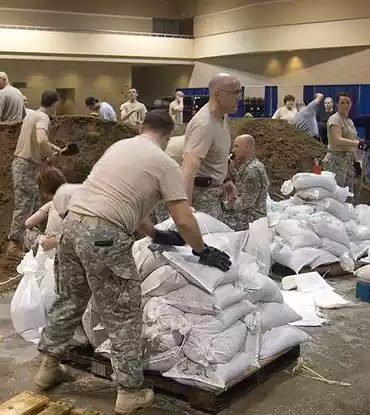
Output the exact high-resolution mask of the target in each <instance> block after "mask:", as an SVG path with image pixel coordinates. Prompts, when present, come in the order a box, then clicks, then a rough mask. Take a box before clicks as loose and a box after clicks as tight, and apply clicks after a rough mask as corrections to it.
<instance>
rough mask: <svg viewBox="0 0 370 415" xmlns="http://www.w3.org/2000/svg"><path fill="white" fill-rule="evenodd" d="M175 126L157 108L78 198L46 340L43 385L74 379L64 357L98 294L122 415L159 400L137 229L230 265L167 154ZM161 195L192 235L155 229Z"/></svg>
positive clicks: (65, 230) (64, 241)
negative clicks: (146, 347)
mask: <svg viewBox="0 0 370 415" xmlns="http://www.w3.org/2000/svg"><path fill="white" fill-rule="evenodd" d="M173 127H174V125H173V121H172V119H171V117H170V115H169V114H168V113H166V112H164V111H152V112H149V113H148V114H147V115H146V118H145V120H144V123H143V127H142V131H143V132H142V135H140V136H137V137H134V138H132V139H130V140H121V141H118V142H117V143H115V144H113V145H112V146H111V147H110V148H109V149H108V150H107V151H106V152H105V153H104V155H103V156H102V157H101V158H100V160H99V161H98V162H97V163H96V165H95V166H94V167H93V169H92V171H91V173H90V175H89V177H88V178H87V179H86V180H85V182H84V183H83V185H82V188H81V189H80V190H79V192H77V193H76V194H75V195H74V196H73V197H72V200H71V202H70V204H69V212H68V214H67V216H66V218H65V219H64V221H63V224H62V236H61V240H60V245H59V269H58V271H57V272H56V274H55V279H56V281H55V284H56V300H55V303H54V305H53V307H52V309H51V311H50V312H49V314H48V316H47V324H46V327H45V329H44V331H43V333H42V338H41V341H40V343H39V350H40V352H41V353H42V354H43V357H42V362H41V367H40V369H39V372H38V373H37V375H36V378H35V383H36V385H37V386H39V387H40V388H42V389H47V388H50V387H52V386H54V385H56V384H57V383H59V382H61V381H63V380H66V378H68V376H67V375H68V374H67V373H66V369H65V368H64V367H63V366H62V365H60V362H61V359H62V357H63V356H64V355H65V353H66V352H67V347H68V342H69V340H70V339H71V338H72V336H73V333H74V331H75V329H76V327H77V326H78V324H79V323H80V322H81V318H82V315H83V313H84V311H85V308H86V306H87V304H88V301H89V298H90V296H91V294H92V295H93V299H94V301H95V303H96V306H97V309H98V311H99V313H100V318H101V321H102V324H103V325H104V327H105V329H106V330H107V333H108V336H109V339H110V340H111V342H112V349H111V362H112V368H113V372H114V380H115V382H116V383H117V386H118V395H117V401H116V406H115V412H116V413H117V414H120V415H125V414H131V413H132V412H133V411H135V410H136V409H138V408H141V407H148V406H150V405H151V404H152V402H153V399H154V394H153V391H152V390H150V389H140V387H141V385H142V382H143V368H142V344H141V331H142V330H141V329H142V322H141V321H142V320H141V309H140V306H141V287H140V283H141V281H140V277H139V275H138V272H137V269H136V266H135V263H134V260H133V256H132V244H133V242H134V239H133V233H134V232H135V231H136V230H137V231H139V232H140V233H144V234H147V235H150V236H151V237H152V238H153V242H154V243H155V244H160V245H184V244H185V241H186V242H187V243H188V244H189V245H190V246H191V247H192V248H193V253H194V255H198V256H199V257H200V261H201V262H202V263H204V264H206V265H210V266H215V267H218V268H220V269H222V270H224V271H227V270H228V269H229V268H230V265H231V263H230V261H229V258H228V256H227V254H225V253H223V252H221V251H218V250H217V249H215V248H212V247H208V246H205V245H204V243H203V240H202V237H201V234H200V231H199V227H198V224H197V222H196V219H195V218H194V215H193V214H192V211H191V209H190V206H189V203H188V202H187V199H186V193H185V189H184V184H183V179H182V175H181V170H180V166H179V165H178V164H177V163H175V162H174V161H173V160H172V159H171V158H169V157H168V156H167V155H166V154H165V153H164V152H163V149H164V148H165V147H166V145H167V142H168V139H169V136H170V134H171V131H172V129H173ZM161 199H162V200H164V201H165V202H166V203H167V208H168V210H169V211H170V213H171V215H172V217H173V219H174V221H175V223H176V224H177V227H178V229H179V230H180V232H182V234H183V237H184V239H183V238H182V237H181V236H180V234H179V233H178V232H175V231H166V232H161V231H158V230H155V229H154V228H153V225H152V224H151V223H150V222H149V221H148V220H147V219H146V218H147V217H148V215H149V214H150V212H151V211H152V210H153V209H154V207H155V206H156V205H157V204H158V203H159V201H160V200H161Z"/></svg>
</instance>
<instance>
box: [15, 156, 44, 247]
mask: <svg viewBox="0 0 370 415" xmlns="http://www.w3.org/2000/svg"><path fill="white" fill-rule="evenodd" d="M38 171H39V166H38V165H37V164H35V163H33V162H31V161H29V160H25V159H22V158H20V157H15V158H14V160H13V163H12V181H13V189H14V211H13V218H12V224H11V227H10V232H9V240H11V241H16V242H19V243H22V242H23V238H24V233H25V231H26V226H25V222H26V219H27V218H28V217H29V216H31V215H32V213H34V211H35V210H37V209H38V208H39V207H40V196H39V188H38V186H37V183H36V178H37V173H38Z"/></svg>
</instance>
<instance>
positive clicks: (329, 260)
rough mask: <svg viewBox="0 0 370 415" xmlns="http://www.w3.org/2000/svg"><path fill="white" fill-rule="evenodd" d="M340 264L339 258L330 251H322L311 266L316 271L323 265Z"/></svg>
mask: <svg viewBox="0 0 370 415" xmlns="http://www.w3.org/2000/svg"><path fill="white" fill-rule="evenodd" d="M336 262H339V258H338V257H337V256H335V255H333V254H332V253H330V252H328V251H322V252H321V254H320V256H319V257H318V258H316V259H315V260H314V261H312V262H311V263H310V264H309V266H310V268H311V269H316V268H317V267H319V266H321V265H330V264H335V263H336Z"/></svg>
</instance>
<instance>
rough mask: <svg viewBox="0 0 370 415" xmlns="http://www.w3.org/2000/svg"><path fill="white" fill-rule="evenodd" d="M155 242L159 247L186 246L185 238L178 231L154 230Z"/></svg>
mask: <svg viewBox="0 0 370 415" xmlns="http://www.w3.org/2000/svg"><path fill="white" fill-rule="evenodd" d="M154 232H155V233H154V236H153V242H154V243H155V244H158V245H172V246H183V245H185V244H186V242H185V241H184V239H183V237H182V236H181V235H180V234H179V233H178V232H176V231H158V230H157V229H155V230H154Z"/></svg>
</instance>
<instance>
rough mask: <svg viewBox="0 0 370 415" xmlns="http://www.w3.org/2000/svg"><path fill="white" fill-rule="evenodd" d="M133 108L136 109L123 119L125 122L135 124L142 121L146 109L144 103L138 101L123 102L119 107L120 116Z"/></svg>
mask: <svg viewBox="0 0 370 415" xmlns="http://www.w3.org/2000/svg"><path fill="white" fill-rule="evenodd" d="M133 109H136V112H134V113H132V114H131V115H130V117H129V118H128V119H127V120H126V121H125V123H128V124H132V125H137V124H138V123H141V122H143V121H144V118H145V114H146V113H147V112H148V111H147V109H146V107H145V105H144V104H142V103H141V102H139V101H136V102H130V101H127V102H125V103H123V104H122V105H121V107H120V111H121V118H122V117H123V116H125V115H126V114H128V113H129V112H130V111H132V110H133Z"/></svg>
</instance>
